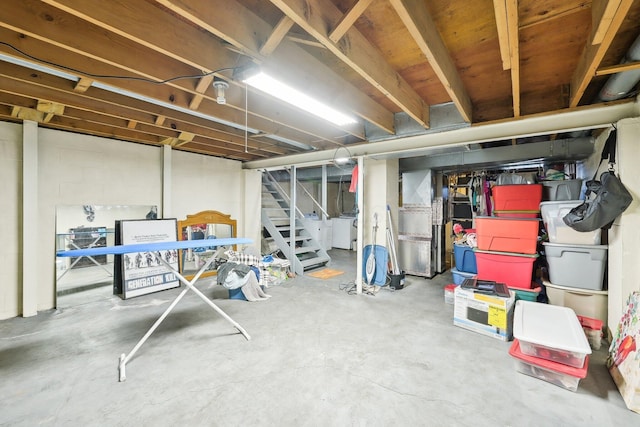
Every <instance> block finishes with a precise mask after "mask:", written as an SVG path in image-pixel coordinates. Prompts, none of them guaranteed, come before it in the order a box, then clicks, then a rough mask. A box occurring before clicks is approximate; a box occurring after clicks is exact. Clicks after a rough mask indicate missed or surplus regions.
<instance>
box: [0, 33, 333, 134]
mask: <svg viewBox="0 0 640 427" xmlns="http://www.w3.org/2000/svg"><path fill="white" fill-rule="evenodd" d="M0 39H5V40H11V42H12V43H14V44H16V45H18V46H19V47H20V48H21V49H22V50H26V51H29V52H32V53H33V55H34V56H38V57H39V58H42V59H43V60H46V61H55V60H56V59H57V57H59V56H60V55H61V53H59V52H58V48H56V47H52V46H51V45H49V44H47V43H45V42H43V41H41V40H38V39H35V38H32V37H20V36H19V35H18V34H16V33H14V32H12V31H10V30H7V29H5V28H1V27H0ZM0 51H2V52H6V53H8V54H11V52H10V49H9V48H7V47H5V46H4V45H0ZM65 54H66V59H67V63H68V64H72V65H77V66H82V67H84V68H85V69H87V71H90V72H100V70H101V69H102V71H103V72H105V71H106V72H112V71H113V72H117V70H115V69H114V68H112V67H111V66H109V65H107V64H100V63H99V62H98V61H96V60H93V59H89V58H85V57H83V56H82V55H80V54H77V53H74V52H65ZM101 67H102V68H101ZM19 74H21V73H20V72H18V75H19ZM119 85H120V87H121V88H123V89H125V90H128V91H130V92H134V93H141V94H144V95H145V96H147V97H149V98H155V99H159V100H167V99H173V103H174V104H175V105H182V104H181V102H182V101H181V100H182V99H185V101H184V104H183V105H182V106H184V107H185V108H187V107H188V102H187V101H186V99H187V98H186V94H184V93H182V92H176V91H174V90H173V89H172V88H169V87H167V86H165V85H149V84H147V83H143V82H139V81H121V82H120V83H119ZM94 89H95V88H94V87H91V88H90V90H94ZM88 90H89V89H88ZM236 95H238V97H239V94H236ZM253 98H254V99H256V98H255V97H253ZM120 100H121V102H123V103H125V104H126V103H128V102H133V100H129V101H127V98H125V97H121V98H120ZM237 102H242V104H244V96H242V100H241V101H240V100H239V99H238V100H237ZM262 108H263V109H265V110H268V109H269V108H270V109H271V111H272V112H273V111H275V112H276V113H277V114H280V115H284V114H285V113H287V112H288V111H291V109H290V110H286V111H281V110H279V109H277V108H274V104H273V103H270V104H269V103H267V104H264V105H263V107H262ZM199 111H200V112H201V113H203V114H206V115H210V116H212V117H218V118H220V119H222V120H224V121H226V122H230V123H244V120H245V114H244V111H239V110H237V109H233V108H224V107H223V106H220V105H218V104H217V103H215V102H209V103H208V104H207V105H206V106H205V107H204V108H203V107H199ZM295 113H296V115H294V116H293V118H294V119H295V125H296V126H299V125H300V123H301V121H300V118H301V117H302V116H301V113H300V112H299V111H298V110H296V111H295ZM264 115H265V116H267V115H268V114H267V112H265V113H264ZM249 118H250V119H251V125H252V127H254V128H256V129H259V130H260V131H262V132H265V133H273V132H275V131H279V132H281V134H282V136H284V137H286V138H288V139H291V140H294V141H299V142H301V143H304V144H308V145H312V144H313V141H316V140H318V139H326V138H328V140H331V138H333V137H335V135H343V134H344V132H343V131H341V130H336V129H333V128H330V129H324V131H323V132H322V133H320V134H310V133H309V132H308V131H307V130H306V129H304V130H303V131H300V130H297V129H295V130H293V129H292V130H291V131H289V130H288V129H289V127H288V126H287V124H286V123H277V122H274V121H273V120H271V119H268V120H266V119H263V118H262V117H258V116H251V115H250V116H249ZM194 119H197V120H200V121H203V120H204V119H200V118H195V117H194ZM211 125H216V126H218V125H217V124H216V123H211ZM219 127H220V128H224V127H226V126H224V125H220V126H219ZM320 130H322V129H320ZM327 131H331V132H332V135H326V133H327ZM323 133H324V134H325V135H323Z"/></svg>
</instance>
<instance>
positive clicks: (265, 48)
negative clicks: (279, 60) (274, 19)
mask: <svg viewBox="0 0 640 427" xmlns="http://www.w3.org/2000/svg"><path fill="white" fill-rule="evenodd" d="M291 27H293V20H291V18H289V17H288V16H283V17H282V18H281V19H280V21H279V22H278V23H277V24H276V26H275V27H274V28H273V31H272V32H271V34H270V35H269V38H267V40H266V41H265V42H264V44H263V45H262V47H261V48H260V55H262V56H269V55H271V54H272V53H273V51H274V50H276V47H278V45H279V44H280V43H281V42H282V40H283V39H284V38H285V36H286V35H287V33H288V32H289V30H290V29H291Z"/></svg>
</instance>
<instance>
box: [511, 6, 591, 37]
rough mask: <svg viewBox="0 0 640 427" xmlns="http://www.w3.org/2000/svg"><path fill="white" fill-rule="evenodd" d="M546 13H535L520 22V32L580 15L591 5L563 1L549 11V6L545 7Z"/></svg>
mask: <svg viewBox="0 0 640 427" xmlns="http://www.w3.org/2000/svg"><path fill="white" fill-rule="evenodd" d="M545 6H547V8H545V10H544V13H539V14H538V13H534V14H531V15H530V16H528V17H526V18H522V19H521V20H520V30H525V29H528V28H530V27H533V26H535V25H540V24H545V23H548V22H550V21H553V20H555V19H558V18H563V17H565V16H568V15H572V14H574V13H578V12H580V11H582V10H584V9H589V8H590V7H591V4H590V3H589V2H588V1H584V0H573V2H568V1H562V2H557V3H556V4H552V6H555V7H554V8H552V9H549V8H548V7H549V5H545Z"/></svg>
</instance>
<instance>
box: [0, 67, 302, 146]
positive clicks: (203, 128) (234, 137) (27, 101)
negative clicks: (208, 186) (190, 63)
mask: <svg viewBox="0 0 640 427" xmlns="http://www.w3.org/2000/svg"><path fill="white" fill-rule="evenodd" d="M16 70H17V69H14V70H9V72H10V73H11V74H12V75H14V76H16V75H17V74H18V71H16ZM48 84H49V85H51V84H52V83H50V82H49V83H48ZM36 86H37V85H34V84H31V83H25V82H21V81H16V80H4V79H2V78H0V93H1V94H2V99H9V100H11V101H13V102H18V101H17V100H18V99H20V98H21V99H22V101H20V105H21V106H22V107H25V108H31V107H32V106H33V104H34V102H33V92H34V91H37V88H36V89H34V87H36ZM25 88H26V89H28V90H29V91H26V90H25ZM6 89H9V90H10V91H7V90H6ZM16 92H20V93H22V95H20V94H18V95H16ZM59 93H60V92H55V91H51V90H48V92H47V95H48V96H49V97H50V98H55V97H56V96H60V95H59ZM69 95H70V97H67V98H64V100H65V102H66V103H67V104H70V105H73V107H71V108H72V109H73V111H74V114H75V117H77V118H83V119H85V120H89V121H93V122H96V121H99V122H100V123H103V124H108V125H111V126H116V127H122V128H124V127H127V124H128V123H129V122H130V119H129V118H130V117H131V116H132V115H136V117H137V118H138V119H139V121H138V122H137V129H144V128H145V123H149V126H153V128H155V129H156V130H155V131H154V132H156V133H158V132H160V133H163V132H164V131H163V130H162V129H163V128H162V127H161V126H162V124H163V123H164V120H163V121H162V123H161V124H157V117H160V116H157V117H156V116H153V115H152V114H149V115H147V116H146V117H148V121H146V122H145V120H144V118H145V116H144V115H142V114H141V113H138V112H137V111H130V110H128V109H127V108H126V107H122V106H116V105H115V103H114V104H113V105H106V106H101V107H100V108H97V107H96V106H97V105H99V104H100V105H101V104H104V102H102V101H100V100H98V99H95V100H93V99H90V98H87V97H86V96H77V95H76V94H75V93H74V92H70V93H69ZM114 101H115V100H114ZM67 110H69V107H65V110H64V112H65V114H67V113H66V111H67ZM78 111H83V113H78ZM92 115H93V116H92ZM95 117H102V118H101V119H100V120H98V119H96V118H95ZM154 117H156V118H154ZM162 117H164V116H162ZM165 120H166V117H165ZM118 121H121V123H118ZM151 123H153V125H151ZM200 123H201V124H200V125H198V124H194V123H188V122H180V121H177V120H176V119H175V118H171V124H167V129H168V128H169V126H171V127H172V129H171V133H172V134H173V133H175V130H174V129H173V127H174V125H175V128H176V129H182V130H184V131H188V132H192V133H195V134H200V135H203V136H205V137H207V138H211V139H215V140H218V141H224V142H226V143H230V144H234V145H237V146H238V147H240V148H241V149H244V146H245V140H244V136H243V135H240V131H239V130H237V129H236V130H234V131H233V132H223V131H220V130H218V129H212V128H210V127H208V126H207V125H209V123H208V122H207V121H205V120H201V121H200ZM149 132H151V131H149ZM234 132H235V133H234ZM248 145H249V146H250V147H251V148H253V149H257V148H258V146H261V147H262V149H263V150H265V151H267V152H269V153H271V154H274V155H281V154H290V153H291V152H295V151H297V150H296V149H291V148H288V147H289V146H287V148H282V145H283V144H282V143H277V142H274V141H273V140H266V141H265V142H264V143H262V144H253V143H252V142H251V141H249V144H248Z"/></svg>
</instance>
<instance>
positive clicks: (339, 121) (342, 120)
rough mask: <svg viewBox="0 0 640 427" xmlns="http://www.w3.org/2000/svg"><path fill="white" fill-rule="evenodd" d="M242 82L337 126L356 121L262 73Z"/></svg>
mask: <svg viewBox="0 0 640 427" xmlns="http://www.w3.org/2000/svg"><path fill="white" fill-rule="evenodd" d="M244 82H245V83H246V84H248V85H250V86H253V87H254V88H256V89H259V90H261V91H263V92H266V93H268V94H269V95H271V96H274V97H276V98H278V99H280V100H282V101H284V102H288V103H289V104H291V105H295V106H296V107H298V108H300V109H302V110H304V111H307V112H309V113H311V114H314V115H316V116H318V117H321V118H323V119H325V120H328V121H330V122H331V123H334V124H336V125H338V126H344V125H348V124H352V123H356V120H355V119H354V118H353V117H349V116H347V115H346V114H343V113H341V112H340V111H338V110H335V109H333V108H331V107H329V106H328V105H325V104H323V103H322V102H319V101H316V100H315V99H313V98H311V97H310V96H308V95H305V94H304V93H302V92H300V91H299V90H297V89H294V88H292V87H291V86H288V85H286V84H284V83H282V82H279V81H278V80H276V79H274V78H273V77H270V76H268V75H266V74H265V73H263V72H260V73H257V74H255V75H252V76H249V77H247V78H245V79H244Z"/></svg>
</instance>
